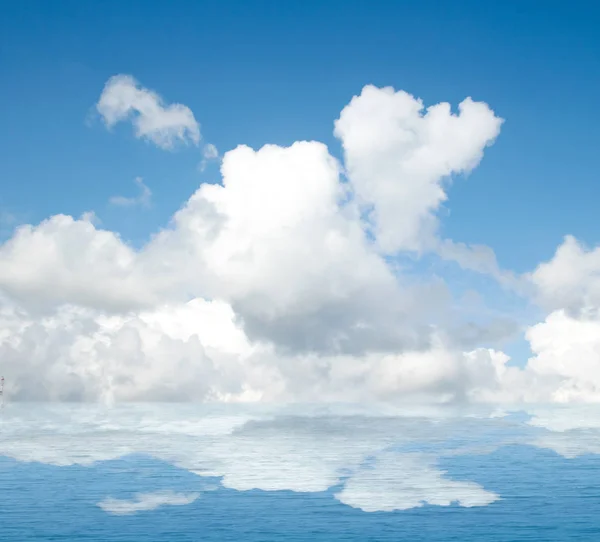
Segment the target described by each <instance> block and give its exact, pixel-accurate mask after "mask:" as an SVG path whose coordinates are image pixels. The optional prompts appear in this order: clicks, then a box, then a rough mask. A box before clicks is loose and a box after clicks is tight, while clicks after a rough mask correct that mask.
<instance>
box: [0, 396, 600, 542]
mask: <svg viewBox="0 0 600 542" xmlns="http://www.w3.org/2000/svg"><path fill="white" fill-rule="evenodd" d="M598 454H600V409H594V408H583V407H582V408H579V409H557V408H543V407H536V408H529V409H526V410H525V411H522V412H521V411H519V412H485V411H479V412H465V411H457V410H452V409H426V408H422V409H419V408H412V409H408V408H406V409H396V410H390V409H367V408H365V407H357V406H349V405H344V406H335V407H318V406H311V407H301V406H296V407H286V408H283V407H282V408H275V407H272V408H271V407H264V406H263V407H252V408H250V407H241V406H238V407H225V406H212V407H211V406H193V405H186V406H173V405H171V406H168V405H132V406H127V407H115V408H106V407H90V406H62V405H61V406H48V405H20V404H10V405H7V406H6V408H5V409H4V410H3V411H2V412H1V413H0V540H1V541H2V542H26V541H29V540H32V541H33V540H35V541H51V540H52V541H59V540H61V541H73V542H78V541H107V542H108V541H119V542H126V541H127V542H138V541H148V542H149V541H157V542H158V541H160V542H178V541H229V540H231V541H234V540H236V541H250V542H255V541H256V542H258V541H279V540H281V541H283V540H286V541H328V542H336V541H401V540H406V541H411V542H413V541H421V540H422V541H445V542H449V541H466V540H482V541H483V540H485V541H490V542H493V541H526V540H540V541H559V540H560V541H570V540H586V541H590V542H593V541H599V540H600V455H598Z"/></svg>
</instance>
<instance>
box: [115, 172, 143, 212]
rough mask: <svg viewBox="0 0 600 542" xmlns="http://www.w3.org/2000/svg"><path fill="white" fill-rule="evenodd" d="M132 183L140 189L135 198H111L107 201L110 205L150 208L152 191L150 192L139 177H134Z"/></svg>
mask: <svg viewBox="0 0 600 542" xmlns="http://www.w3.org/2000/svg"><path fill="white" fill-rule="evenodd" d="M134 182H135V184H137V185H138V187H139V189H140V193H139V195H138V196H135V197H125V196H113V197H112V198H110V200H109V202H110V203H111V205H117V206H119V207H136V206H140V207H144V208H148V207H150V205H151V202H152V190H150V188H148V186H146V185H145V184H144V181H143V179H142V178H141V177H136V178H135V179H134Z"/></svg>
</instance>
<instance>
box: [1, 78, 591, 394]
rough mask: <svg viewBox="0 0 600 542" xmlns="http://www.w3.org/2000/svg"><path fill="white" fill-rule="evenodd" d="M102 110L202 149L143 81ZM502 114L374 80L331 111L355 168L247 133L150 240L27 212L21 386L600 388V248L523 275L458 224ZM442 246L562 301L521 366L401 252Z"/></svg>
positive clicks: (15, 260) (110, 91) (6, 264)
mask: <svg viewBox="0 0 600 542" xmlns="http://www.w3.org/2000/svg"><path fill="white" fill-rule="evenodd" d="M97 110H98V112H99V114H100V115H101V116H102V118H103V119H104V121H105V123H106V125H107V127H109V128H110V127H112V126H114V125H115V124H116V123H118V122H125V121H129V122H131V123H132V125H133V127H134V133H135V135H136V137H138V138H143V139H146V140H147V141H149V142H150V143H153V144H155V145H156V146H157V147H159V148H161V149H165V150H171V149H172V148H174V147H175V145H177V144H186V143H191V144H193V145H198V144H199V142H200V129H199V124H198V122H197V121H196V119H195V117H194V115H193V113H192V111H191V110H190V109H189V108H188V107H187V106H184V105H182V104H174V105H169V104H167V103H166V102H165V100H163V99H162V98H161V97H160V96H159V95H158V94H157V93H156V92H154V91H151V90H148V89H146V88H144V87H142V86H141V85H140V84H139V83H137V81H135V80H134V79H133V78H132V77H131V76H124V75H121V76H115V77H113V78H111V79H110V80H109V81H108V82H107V84H106V86H105V88H104V90H103V91H102V94H101V96H100V99H99V101H98V103H97ZM502 123H503V120H502V119H500V118H499V117H498V116H496V115H495V113H494V112H493V111H492V109H491V108H490V107H489V106H488V105H487V104H485V103H482V102H475V101H473V100H472V99H470V98H467V99H465V100H464V101H463V102H461V103H460V104H459V106H458V110H457V112H456V113H454V112H452V109H451V106H450V105H449V104H447V103H440V104H436V105H433V106H429V107H424V104H423V103H422V102H421V101H420V100H418V99H417V98H415V97H413V96H411V95H410V94H408V93H406V92H404V91H395V90H394V89H392V88H390V87H385V88H377V87H374V86H372V85H367V86H366V87H364V89H363V90H362V92H361V93H360V95H358V96H355V97H354V98H352V100H351V101H350V102H349V104H348V105H347V106H346V107H345V108H344V109H343V110H342V112H341V113H340V116H339V118H338V119H337V120H336V121H335V124H334V133H335V136H336V137H337V138H338V139H339V140H340V142H341V144H342V148H343V161H342V162H340V161H338V160H337V159H336V158H334V157H333V156H332V155H331V154H330V152H329V150H328V148H327V147H326V146H325V145H324V144H322V143H319V142H316V141H298V142H295V143H294V144H292V145H290V146H289V147H281V146H278V145H266V146H264V147H262V148H260V149H258V150H255V149H252V148H250V147H248V146H244V145H240V146H238V147H237V148H235V149H233V150H230V151H228V152H226V153H224V154H223V156H222V161H221V177H222V179H221V183H220V184H202V185H201V186H200V187H199V188H198V189H197V190H196V192H195V193H194V194H192V195H191V197H190V198H189V199H188V200H187V201H186V202H185V203H184V204H183V205H182V206H181V208H180V209H179V210H178V211H177V212H176V213H175V215H174V216H173V217H172V220H171V222H170V224H169V225H168V226H167V227H165V228H163V229H161V230H160V231H158V232H155V233H154V235H152V236H151V237H150V238H149V240H148V242H147V243H146V244H145V245H144V246H143V247H141V248H140V249H134V248H133V247H131V246H129V245H128V244H127V243H126V242H124V241H123V240H122V239H121V238H120V236H119V234H118V232H113V231H109V230H104V229H101V228H99V227H98V226H96V225H95V224H94V221H93V219H92V217H91V216H89V215H85V216H82V217H80V218H76V217H72V216H66V215H54V216H51V217H49V218H48V219H46V220H44V221H42V222H41V223H39V224H37V225H32V224H28V225H23V226H20V227H18V228H17V229H16V230H15V231H14V233H13V235H12V236H11V237H10V238H9V239H8V240H7V241H5V242H4V243H3V244H1V245H0V372H2V373H3V374H4V376H5V377H6V379H7V383H8V384H7V390H6V392H7V395H8V396H9V397H10V398H11V399H12V400H56V401H110V402H112V401H144V400H162V401H226V402H231V401H338V402H339V401H342V402H344V401H358V402H362V401H391V402H396V401H420V402H436V403H437V402H459V403H461V402H485V403H511V402H523V401H525V402H578V401H583V402H589V401H592V402H595V401H598V400H600V392H599V390H600V294H599V292H600V289H599V286H598V285H599V284H600V282H599V279H598V277H599V276H600V258H598V250H600V249H597V248H596V249H588V248H586V247H584V246H582V245H581V244H580V243H579V242H578V241H577V240H576V239H574V238H572V237H568V236H567V237H566V238H565V240H564V243H563V244H562V245H561V246H560V247H559V248H558V249H557V252H556V254H555V256H554V257H553V258H552V259H551V260H550V261H548V262H544V263H541V264H540V265H539V266H538V267H537V268H536V269H534V270H533V271H532V272H531V273H528V274H526V275H524V276H522V277H518V276H516V275H515V274H513V273H511V272H510V271H507V270H504V269H501V267H500V266H499V265H498V262H497V261H496V258H495V256H494V253H493V251H492V250H491V249H489V248H487V247H471V246H469V245H467V244H464V243H461V242H459V241H454V240H450V239H444V238H442V237H441V236H440V233H439V218H438V214H439V211H440V209H441V208H442V206H443V205H445V204H446V202H447V200H448V189H449V186H450V180H451V179H452V177H453V176H456V175H460V174H465V173H469V172H470V171H472V170H473V169H474V168H476V167H477V165H478V164H479V162H480V161H481V160H482V159H483V156H484V152H485V150H486V148H488V147H489V146H490V145H492V144H493V143H494V141H495V139H496V138H497V137H498V135H499V133H500V130H501V126H502ZM209 145H210V144H209ZM217 156H218V153H217V151H216V148H215V150H214V152H212V153H211V156H210V158H211V159H212V158H216V157H217ZM204 157H205V158H206V153H205V156H204ZM140 183H141V181H140ZM140 186H141V187H142V190H143V188H144V186H145V185H143V184H141V185H140ZM144 194H145V196H144ZM149 197H150V192H149V190H148V191H147V192H144V191H142V194H141V196H140V198H145V199H139V201H138V198H124V197H119V198H120V199H118V200H117V201H115V203H116V204H120V205H122V206H129V207H132V206H135V205H136V204H143V202H145V201H149ZM427 255H434V256H435V257H438V258H442V259H445V260H451V261H454V262H455V263H456V264H457V265H458V266H460V267H462V268H463V269H464V270H468V271H476V272H479V273H484V274H486V275H488V276H490V277H492V278H493V279H495V280H497V281H498V282H499V283H500V284H501V285H502V286H503V287H505V288H509V289H513V290H515V291H517V292H520V293H522V292H530V293H531V297H532V299H533V300H534V301H535V302H536V303H538V304H539V306H540V307H543V308H544V309H545V310H546V311H548V312H547V316H546V317H545V319H544V320H543V321H541V322H539V323H532V324H533V325H531V326H530V327H529V328H528V329H527V330H526V331H525V337H526V339H527V340H528V341H529V344H530V346H531V350H532V356H531V358H530V359H529V360H522V363H521V364H520V366H514V365H512V364H511V363H510V362H509V358H508V356H506V355H505V354H504V353H503V352H501V351H499V350H497V349H495V348H493V347H491V346H490V345H485V344H473V341H471V342H469V341H467V340H466V339H464V337H465V336H466V335H467V334H466V333H465V332H464V330H465V329H468V328H470V327H472V326H473V323H472V322H471V321H469V320H468V319H466V318H465V317H464V315H463V314H461V312H460V311H457V310H456V308H455V305H456V304H455V303H454V302H453V299H452V294H451V292H450V289H449V288H448V287H447V285H446V284H445V283H444V282H443V281H442V280H441V279H440V278H439V277H435V276H427V275H423V274H415V273H412V272H410V270H407V269H406V268H405V266H403V265H400V263H399V262H401V261H402V258H404V257H409V258H411V259H413V260H415V259H417V260H418V258H420V257H423V256H427ZM500 324H502V322H498V321H491V322H487V323H486V324H483V328H482V329H481V330H480V331H481V333H480V334H479V335H480V336H481V337H486V336H491V333H487V331H488V328H489V329H496V330H501V331H502V329H504V328H502V325H500ZM509 324H510V323H509ZM503 325H504V324H503ZM486 326H487V327H486ZM505 328H506V329H507V330H510V329H513V328H511V325H508V326H505ZM502 333H505V332H504V331H502ZM506 333H508V331H506ZM479 342H481V341H479Z"/></svg>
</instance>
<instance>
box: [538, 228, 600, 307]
mask: <svg viewBox="0 0 600 542" xmlns="http://www.w3.org/2000/svg"><path fill="white" fill-rule="evenodd" d="M530 280H531V282H532V283H533V285H534V286H535V287H536V289H537V294H538V297H539V301H540V302H541V303H542V304H543V305H544V306H545V307H547V308H550V309H562V308H564V309H567V310H569V311H572V312H575V313H577V312H580V311H582V310H585V309H586V308H588V307H600V247H596V248H594V249H588V248H586V247H585V246H583V245H582V244H581V243H580V242H579V241H577V239H575V238H574V237H573V236H571V235H568V236H566V237H565V239H564V241H563V243H562V244H561V245H560V246H559V247H558V249H557V250H556V253H555V255H554V257H553V258H552V259H551V260H550V261H548V262H544V263H542V264H540V265H539V266H538V267H537V268H536V269H535V270H534V271H533V273H531V275H530Z"/></svg>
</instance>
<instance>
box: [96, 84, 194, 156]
mask: <svg viewBox="0 0 600 542" xmlns="http://www.w3.org/2000/svg"><path fill="white" fill-rule="evenodd" d="M96 109H97V110H98V113H100V115H101V116H102V118H103V119H104V122H105V123H106V125H107V126H108V127H109V128H110V127H112V126H114V125H115V124H117V123H118V122H122V121H125V120H131V123H132V124H133V127H134V129H135V135H136V137H138V138H143V139H148V140H149V141H152V142H153V143H154V144H155V145H157V146H158V147H160V148H162V149H167V150H168V149H172V148H173V147H174V146H175V145H176V144H177V143H188V142H191V143H193V144H195V145H197V144H198V143H199V142H200V125H199V124H198V122H197V121H196V119H195V118H194V114H193V113H192V111H191V110H190V108H189V107H186V106H185V105H182V104H170V105H165V104H164V103H163V101H162V99H161V97H160V96H159V95H158V94H156V93H155V92H153V91H151V90H149V89H147V88H144V87H141V86H140V85H139V83H138V82H137V81H136V80H135V79H134V78H133V77H131V76H129V75H115V76H114V77H111V78H110V79H109V80H108V81H107V83H106V85H105V87H104V90H103V91H102V94H101V96H100V99H99V100H98V103H97V104H96Z"/></svg>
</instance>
